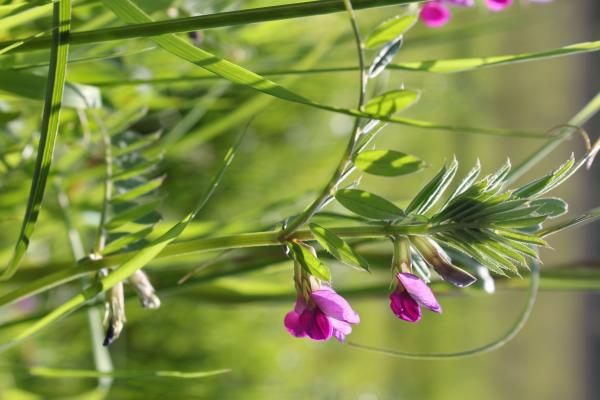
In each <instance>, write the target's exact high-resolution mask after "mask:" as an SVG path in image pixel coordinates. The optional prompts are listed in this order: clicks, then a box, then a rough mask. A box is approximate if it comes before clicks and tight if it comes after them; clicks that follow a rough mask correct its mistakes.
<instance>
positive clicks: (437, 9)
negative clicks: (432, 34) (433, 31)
mask: <svg viewBox="0 0 600 400" xmlns="http://www.w3.org/2000/svg"><path fill="white" fill-rule="evenodd" d="M419 18H420V19H421V21H423V23H424V24H425V25H427V26H428V27H430V28H437V27H440V26H442V25H446V23H447V22H448V21H449V20H450V10H448V8H447V7H445V6H443V5H442V4H440V3H433V2H429V3H425V5H424V6H423V8H421V12H420V13H419Z"/></svg>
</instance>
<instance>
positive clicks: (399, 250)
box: [392, 236, 412, 275]
mask: <svg viewBox="0 0 600 400" xmlns="http://www.w3.org/2000/svg"><path fill="white" fill-rule="evenodd" d="M393 243H394V257H393V259H392V272H393V273H394V275H396V274H398V273H401V272H407V273H412V257H411V254H410V242H409V241H408V238H407V237H406V236H399V237H396V238H394V239H393Z"/></svg>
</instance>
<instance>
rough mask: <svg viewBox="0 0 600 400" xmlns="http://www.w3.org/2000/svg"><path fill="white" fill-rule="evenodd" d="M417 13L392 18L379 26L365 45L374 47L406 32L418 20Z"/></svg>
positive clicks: (370, 47)
mask: <svg viewBox="0 0 600 400" xmlns="http://www.w3.org/2000/svg"><path fill="white" fill-rule="evenodd" d="M417 19H418V16H417V15H414V14H413V15H403V16H400V17H396V18H392V19H390V20H387V21H385V22H383V23H382V24H380V25H379V26H377V27H376V28H375V29H374V30H373V32H372V33H371V34H370V35H369V37H367V39H366V40H365V47H366V48H368V49H372V48H374V47H377V46H379V45H382V44H384V43H387V42H389V41H391V40H393V39H395V38H397V37H398V36H400V35H402V34H404V33H405V32H406V31H408V30H409V29H410V28H412V27H413V25H414V24H415V23H416V22H417Z"/></svg>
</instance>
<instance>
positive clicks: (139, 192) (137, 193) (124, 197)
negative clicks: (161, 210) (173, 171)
mask: <svg viewBox="0 0 600 400" xmlns="http://www.w3.org/2000/svg"><path fill="white" fill-rule="evenodd" d="M164 180H165V177H164V176H161V177H159V178H156V179H152V180H150V181H145V180H140V181H141V182H140V183H139V184H137V183H136V184H135V186H133V187H132V188H131V189H130V190H126V191H122V192H120V193H119V194H117V195H115V196H113V197H112V199H111V202H114V203H117V202H122V201H131V200H135V199H137V198H138V197H141V196H143V195H145V194H148V193H150V192H152V191H153V190H156V189H158V188H159V187H160V185H162V183H163V181H164Z"/></svg>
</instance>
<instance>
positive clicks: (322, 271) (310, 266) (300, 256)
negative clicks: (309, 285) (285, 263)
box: [287, 242, 331, 281]
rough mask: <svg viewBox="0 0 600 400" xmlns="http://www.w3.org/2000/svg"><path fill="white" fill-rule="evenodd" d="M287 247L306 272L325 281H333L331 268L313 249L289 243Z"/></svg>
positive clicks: (300, 244) (304, 245)
mask: <svg viewBox="0 0 600 400" xmlns="http://www.w3.org/2000/svg"><path fill="white" fill-rule="evenodd" d="M287 245H288V248H289V249H290V251H291V252H292V254H293V256H294V259H295V260H296V261H297V262H298V263H300V265H301V266H302V268H304V269H305V270H306V272H308V273H309V274H311V275H313V276H315V277H317V278H319V279H322V280H324V281H330V280H331V272H329V268H327V266H326V265H325V264H323V263H322V262H321V260H319V259H318V258H317V256H316V253H314V249H313V248H312V247H310V246H308V245H306V244H302V243H297V242H288V244H287Z"/></svg>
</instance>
